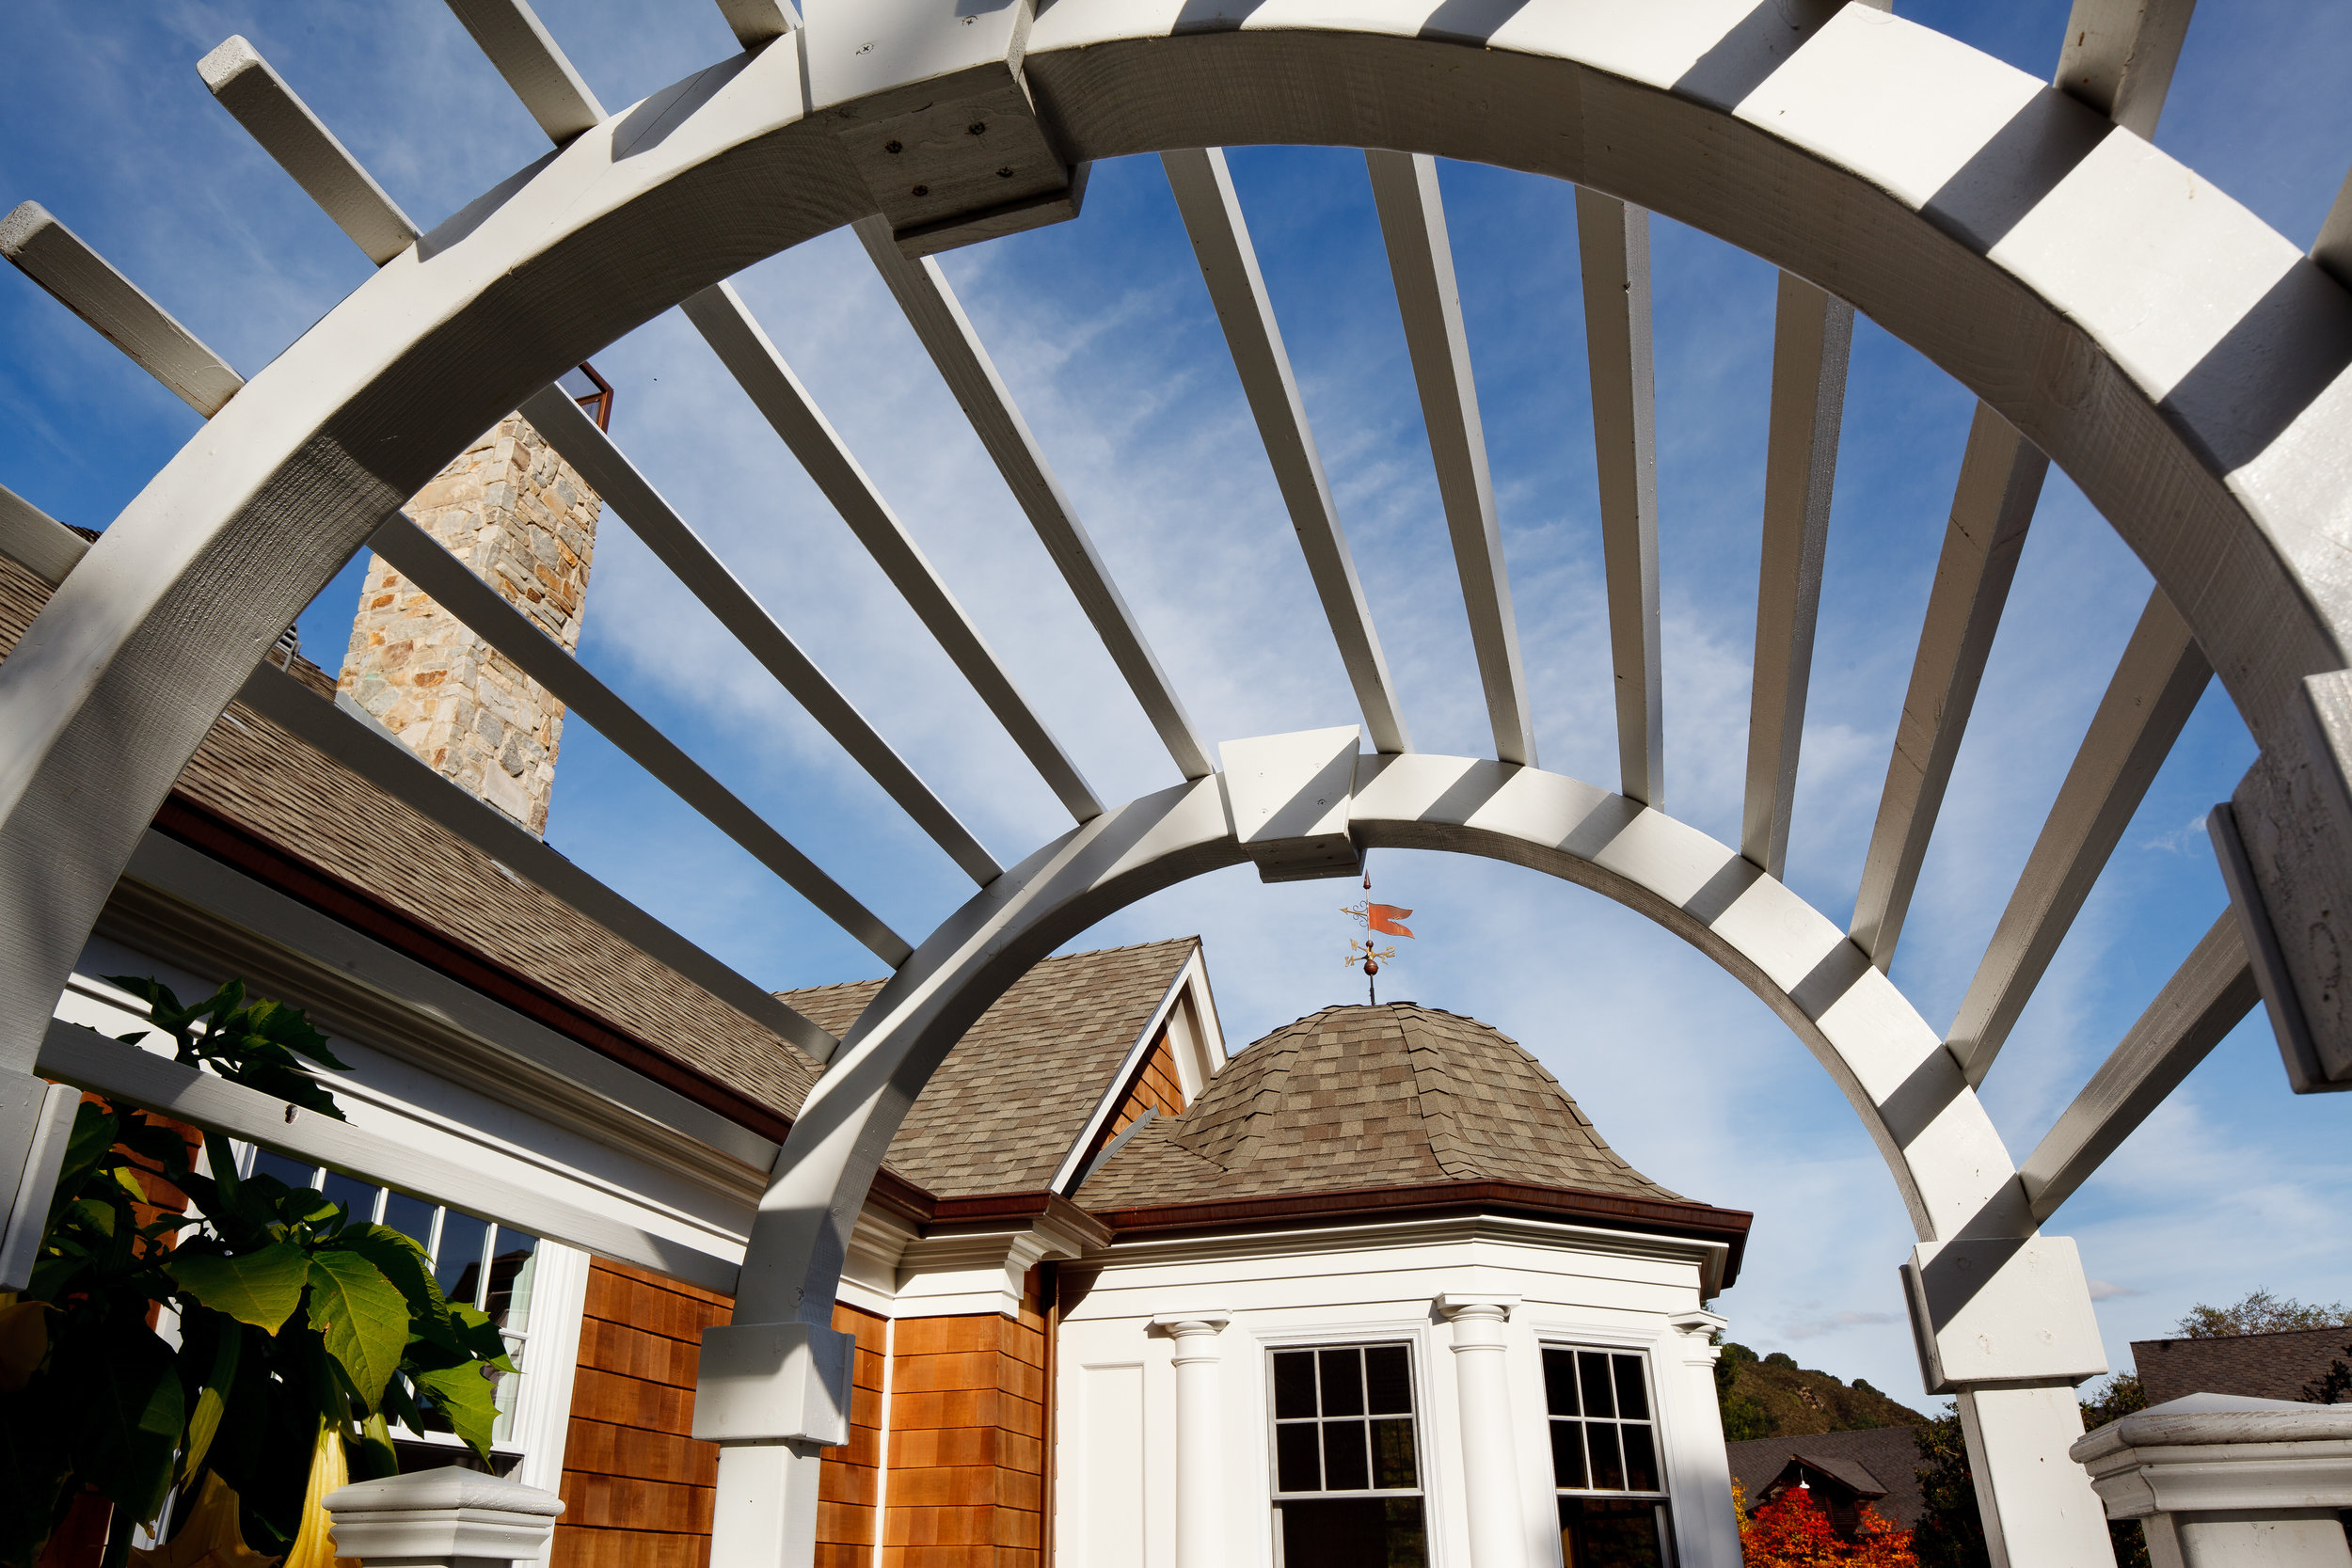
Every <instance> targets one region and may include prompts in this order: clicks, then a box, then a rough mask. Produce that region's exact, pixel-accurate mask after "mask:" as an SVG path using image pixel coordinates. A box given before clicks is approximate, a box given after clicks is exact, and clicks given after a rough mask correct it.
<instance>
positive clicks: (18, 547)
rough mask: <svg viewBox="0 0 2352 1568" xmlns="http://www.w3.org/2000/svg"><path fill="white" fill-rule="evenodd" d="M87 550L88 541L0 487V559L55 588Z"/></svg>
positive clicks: (4, 487)
mask: <svg viewBox="0 0 2352 1568" xmlns="http://www.w3.org/2000/svg"><path fill="white" fill-rule="evenodd" d="M88 549H89V541H88V540H87V539H85V538H83V537H82V536H81V535H80V534H78V533H76V532H74V531H72V529H70V528H68V527H66V526H65V525H64V524H63V523H61V522H59V521H57V519H56V518H55V517H52V516H51V515H49V514H48V513H46V512H43V511H42V510H41V509H40V507H38V506H35V505H34V504H33V503H32V502H31V501H28V500H26V499H24V497H23V496H20V495H18V494H17V493H16V492H15V491H13V490H11V489H9V488H8V486H7V485H5V484H0V555H5V556H7V557H8V559H9V560H10V561H13V562H16V563H17V564H18V565H20V566H22V567H24V569H25V570H26V571H28V572H31V573H32V574H33V575H34V576H35V577H37V578H40V580H41V581H43V582H45V583H47V584H48V585H49V586H50V587H52V588H55V587H56V586H57V584H59V583H61V582H63V581H64V580H65V575H66V574H67V573H68V572H71V571H72V570H73V566H74V563H75V562H78V561H80V560H81V559H82V557H83V555H84V554H85V553H87V551H88Z"/></svg>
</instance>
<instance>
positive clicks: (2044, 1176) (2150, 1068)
mask: <svg viewBox="0 0 2352 1568" xmlns="http://www.w3.org/2000/svg"><path fill="white" fill-rule="evenodd" d="M2261 1000H2262V996H2261V992H2260V991H2259V990H2258V989H2257V988H2256V986H2255V983H2254V969H2253V965H2252V964H2250V963H2249V962H2248V960H2247V957H2246V943H2245V940H2244V938H2243V936H2242V935H2241V932H2240V929H2239V926H2238V918H2237V915H2236V913H2235V912H2234V911H2231V910H2224V911H2221V918H2220V919H2218V920H2217V921H2215V922H2214V923H2213V927H2212V928H2211V929H2210V930H2208V931H2206V933H2205V935H2204V937H2203V939H2202V940H2201V941H2200V942H2198V943H2197V946H2196V949H2195V950H2194V951H2193V952H2191V953H2190V954H2189V956H2188V957H2187V958H2185V960H2183V962H2182V964H2181V967H2180V968H2179V969H2178V970H2176V971H2175V972H2174V973H2173V975H2172V978H2170V979H2169V980H2167V981H2166V982H2165V983H2164V989H2163V990H2160V991H2158V992H2157V993H2156V999H2155V1000H2154V1001H2153V1002H2151V1003H2150V1004H2148V1010H2147V1011H2146V1012H2144V1013H2142V1014H2140V1015H2139V1019H2138V1022H2135V1023H2134V1024H2133V1025H2132V1027H2131V1029H2130V1031H2129V1032H2128V1033H2127V1034H2125V1035H2124V1037H2123V1038H2122V1042H2121V1043H2120V1044H2118V1045H2117V1046H2116V1048H2115V1050H2114V1051H2113V1052H2112V1053H2110V1054H2109V1055H2108V1057H2107V1059H2106V1061H2105V1062H2103V1063H2101V1064H2100V1066H2099V1070H2098V1071H2096V1072H2094V1073H2092V1074H2091V1075H2090V1083H2088V1084H2086V1085H2084V1086H2083V1091H2082V1093H2081V1094H2079V1095H2077V1096H2075V1097H2074V1103H2073V1104H2072V1105H2069V1106H2068V1107H2067V1108H2066V1109H2065V1111H2064V1112H2063V1113H2061V1114H2060V1115H2059V1117H2058V1121H2057V1122H2056V1123H2055V1124H2054V1125H2052V1127H2051V1128H2050V1131H2049V1132H2048V1133H2047V1134H2046V1135H2045V1136H2043V1138H2042V1142H2041V1143H2040V1144H2039V1145H2037V1146H2036V1147H2035V1148H2034V1151H2033V1152H2032V1153H2031V1154H2029V1155H2027V1156H2026V1163H2025V1164H2024V1165H2023V1166H2021V1167H2020V1168H2019V1170H2018V1173H2017V1174H2018V1176H2019V1178H2020V1179H2021V1180H2023V1181H2024V1182H2025V1184H2026V1201H2028V1202H2029V1203H2031V1204H2032V1205H2033V1217H2034V1218H2035V1219H2037V1220H2046V1219H2048V1218H2049V1217H2050V1216H2051V1215H2052V1214H2054V1213H2056V1212H2058V1205H2060V1204H2062V1203H2064V1202H2065V1201H2066V1200H2067V1199H2068V1198H2069V1197H2072V1196H2074V1190H2075V1189H2076V1188H2077V1187H2080V1186H2081V1185H2082V1184H2083V1182H2084V1181H2085V1180H2089V1179H2090V1175H2091V1173H2092V1172H2093V1171H2096V1170H2097V1169H2098V1168H2099V1166H2100V1164H2102V1163H2104V1162H2105V1161H2106V1157H2107V1156H2108V1155H2110V1154H2112V1153H2114V1152H2115V1150H2116V1148H2118V1147H2119V1146H2120V1145H2122V1142H2123V1140H2124V1139H2125V1138H2127V1137H2129V1136H2131V1134H2132V1133H2133V1132H2134V1131H2136V1130H2137V1128H2138V1126H2139V1124H2140V1123H2141V1122H2143V1121H2145V1120H2147V1119H2148V1116H2149V1113H2150V1112H2152V1111H2153V1110H2154V1109H2155V1108H2156V1107H2157V1106H2158V1105H2160V1104H2162V1103H2163V1102H2164V1100H2165V1097H2166V1096H2168V1095H2169V1094H2170V1093H2171V1092H2172V1091H2173V1090H2174V1089H2177V1088H2179V1087H2180V1086H2181V1083H2182V1081H2183V1080H2184V1079H2185V1078H2187V1077H2188V1075H2189V1073H2190V1072H2191V1071H2193V1070H2194V1069H2196V1067H2197V1064H2198V1063H2200V1062H2201V1061H2203V1060H2204V1059H2205V1057H2206V1056H2207V1055H2208V1054H2209V1053H2211V1052H2212V1050H2213V1048H2214V1047H2215V1046H2217V1045H2218V1044H2220V1043H2221V1038H2222V1037H2223V1036H2224V1035H2227V1034H2228V1033H2229V1032H2230V1031H2231V1030H2232V1029H2234V1028H2235V1027H2237V1024H2238V1021H2239V1020H2240V1019H2243V1018H2244V1017H2245V1016H2246V1015H2247V1014H2248V1013H2250V1012H2252V1011H2253V1010H2254V1007H2255V1005H2256V1004H2257V1003H2259V1002H2260V1001H2261Z"/></svg>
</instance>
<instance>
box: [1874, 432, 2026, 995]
mask: <svg viewBox="0 0 2352 1568" xmlns="http://www.w3.org/2000/svg"><path fill="white" fill-rule="evenodd" d="M2049 469H2050V460H2049V459H2048V458H2046V457H2044V456H2042V453H2041V452H2040V451H2038V450H2036V448H2035V447H2034V445H2033V443H2031V442H2030V441H2027V440H2026V438H2025V437H2024V436H2020V435H2018V434H2017V432H2016V430H2015V428H2014V427H2012V426H2011V425H2010V422H2009V421H2008V420H2004V419H2002V418H2001V417H2000V416H1999V415H1998V414H1995V413H1994V412H1993V410H1992V409H1991V408H1989V407H1987V406H1986V405H1985V404H1977V417H1976V422H1975V423H1974V424H1972V425H1971V426H1970V427H1969V431H1968V448H1967V451H1965V452H1964V453H1963V455H1962V457H1961V460H1960V483H1959V484H1958V485H1957V486H1956V487H1955V489H1954V491H1953V493H1952V513H1951V519H1950V521H1949V522H1948V523H1947V524H1946V525H1945V529H1944V553H1943V554H1942V556H1940V557H1939V558H1938V559H1937V561H1936V563H1935V586H1934V587H1933V588H1932V589H1931V590H1930V591H1929V594H1928V615H1927V622H1926V624H1925V625H1924V626H1921V627H1920V630H1919V652H1918V654H1917V656H1916V657H1914V659H1913V660H1912V665H1911V686H1910V689H1908V690H1907V691H1905V692H1904V694H1903V711H1902V717H1901V719H1900V720H1899V721H1897V723H1896V726H1895V750H1894V754H1893V755H1892V756H1891V757H1889V758H1888V759H1887V764H1886V787H1885V788H1884V789H1883V790H1882V791H1881V792H1880V794H1879V812H1878V821H1877V824H1876V825H1875V826H1874V827H1872V828H1871V830H1870V850H1869V854H1868V856H1867V858H1866V859H1865V860H1864V862H1863V864H1862V889H1861V892H1860V893H1859V894H1858V895H1856V896H1855V898H1854V912H1853V924H1852V926H1851V933H1852V936H1853V940H1854V944H1855V945H1856V946H1858V947H1860V948H1861V949H1862V950H1863V951H1864V952H1865V953H1867V954H1868V955H1869V956H1870V961H1871V962H1872V963H1875V964H1876V965H1878V967H1879V968H1880V969H1881V970H1882V971H1883V970H1884V969H1886V968H1887V966H1888V965H1890V964H1892V963H1893V962H1894V961H1895V943H1896V942H1898V941H1899V940H1900V939H1901V936H1902V930H1903V921H1904V918H1905V917H1906V916H1907V915H1908V914H1909V913H1910V911H1911V895H1912V893H1913V891H1914V889H1915V888H1916V887H1917V885H1918V881H1919V867H1920V865H1921V864H1922V863H1924V862H1925V861H1926V859H1927V853H1928V841H1929V839H1930V838H1931V837H1932V836H1933V835H1934V832H1935V819H1936V816H1937V814H1938V813H1939V812H1941V811H1942V810H1943V806H1944V791H1945V789H1946V787H1947V786H1948V785H1949V784H1950V783H1951V779H1952V764H1953V762H1954V760H1955V759H1956V758H1958V756H1959V755H1960V742H1961V738H1962V737H1963V736H1964V735H1965V734H1966V733H1967V730H1968V716H1969V714H1970V712H1971V711H1972V710H1973V709H1974V708H1975V706H1976V702H1977V685H1978V683H1979V681H1980V680H1982V679H1983V677H1984V663H1985V658H1986V657H1987V656H1988V655H1990V654H1991V653H1992V651H1993V639H1994V633H1996V632H1997V631H1998V630H1999V629H2000V625H2001V610H2002V607H2003V606H2004V605H2006V604H2007V603H2008V602H2009V589H2010V581H2011V580H2012V579H2013V578H2015V576H2016V574H2017V557H2018V554H2019V552H2020V551H2022V550H2023V549H2024V548H2025V545H2026V529H2027V527H2028V526H2030V525H2031V523H2032V522H2033V513H2034V506H2035V504H2036V503H2037V502H2038V501H2039V500H2040V499H2042V478H2043V476H2044V475H2046V474H2047V473H2048V472H2049Z"/></svg>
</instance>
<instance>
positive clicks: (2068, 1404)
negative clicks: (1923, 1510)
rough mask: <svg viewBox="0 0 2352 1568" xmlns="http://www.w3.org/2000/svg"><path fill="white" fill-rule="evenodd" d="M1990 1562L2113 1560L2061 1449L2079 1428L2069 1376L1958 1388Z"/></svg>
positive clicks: (2015, 1566)
mask: <svg viewBox="0 0 2352 1568" xmlns="http://www.w3.org/2000/svg"><path fill="white" fill-rule="evenodd" d="M1955 1402H1956V1403H1957V1404H1958V1405H1959V1406H1960V1426H1961V1432H1962V1433H1963V1435H1964V1436H1965V1437H1966V1438H1967V1439H1968V1464H1969V1469H1970V1472H1971V1474H1972V1475H1973V1476H1974V1477H1975V1480H1976V1486H1977V1509H1978V1512H1979V1513H1980V1514H1982V1515H1983V1518H1984V1541H1985V1546H1986V1549H1987V1550H1988V1552H1989V1553H1990V1555H1991V1556H1992V1559H1993V1568H2042V1564H2043V1563H2058V1562H2064V1563H2096V1564H2106V1563H2110V1562H2113V1561H2114V1560H2115V1546H2114V1544H2113V1543H2112V1542H2111V1541H2109V1540H2108V1538H2107V1526H2106V1514H2105V1513H2104V1511H2103V1510H2102V1509H2101V1508H2100V1506H2099V1499H2098V1497H2097V1496H2096V1495H2095V1494H2094V1493H2093V1492H2092V1491H2091V1490H2090V1480H2089V1478H2088V1477H2086V1476H2085V1475H2084V1474H2083V1471H2082V1466H2081V1465H2076V1464H2074V1462H2073V1461H2072V1460H2070V1459H2069V1458H2068V1457H2067V1449H2069V1448H2070V1447H2071V1446H2072V1445H2073V1444H2074V1441H2075V1440H2076V1439H2077V1438H2079V1437H2081V1436H2082V1434H2083V1414H2082V1406H2081V1404H2080V1403H2079V1402H2077V1401H2076V1400H2075V1397H2074V1385H2073V1384H2072V1383H2060V1384H2054V1385H2044V1386H2040V1387H2025V1388H1970V1387H1965V1386H1963V1387H1961V1388H1960V1389H1958V1390H1956V1398H1955Z"/></svg>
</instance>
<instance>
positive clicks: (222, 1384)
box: [180, 1312, 245, 1484]
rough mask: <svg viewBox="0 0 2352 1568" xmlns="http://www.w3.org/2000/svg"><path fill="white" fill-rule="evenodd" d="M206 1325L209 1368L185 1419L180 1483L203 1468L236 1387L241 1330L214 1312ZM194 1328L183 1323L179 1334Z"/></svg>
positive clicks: (239, 1326)
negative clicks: (209, 1331) (210, 1352)
mask: <svg viewBox="0 0 2352 1568" xmlns="http://www.w3.org/2000/svg"><path fill="white" fill-rule="evenodd" d="M207 1326H209V1327H210V1328H211V1329H212V1331H213V1334H214V1337H215V1343H214V1346H213V1365H212V1370H210V1371H208V1372H206V1373H205V1374H204V1383H203V1386H201V1387H199V1388H198V1389H197V1392H196V1409H195V1410H193V1411H192V1412H190V1413H189V1416H188V1435H187V1439H186V1441H185V1442H183V1444H182V1445H181V1448H180V1480H181V1482H182V1483H183V1484H185V1483H186V1481H187V1480H188V1478H189V1477H191V1476H193V1475H195V1474H196V1473H197V1472H198V1471H199V1470H200V1469H202V1468H203V1467H204V1456H205V1455H206V1454H207V1453H208V1452H210V1451H211V1449H212V1447H213V1438H214V1436H215V1434H216V1433H218V1432H219V1431H220V1418H221V1417H222V1415H223V1414H225V1413H226V1412H227V1411H228V1408H229V1393H230V1389H231V1388H233V1387H235V1386H236V1382H237V1362H238V1360H239V1359H240V1357H241V1354H242V1353H243V1351H244V1349H245V1329H244V1326H243V1325H242V1324H240V1323H238V1322H237V1321H236V1320H235V1319H233V1318H230V1317H227V1316H225V1315H224V1314H221V1313H217V1312H216V1313H214V1314H213V1316H212V1320H211V1322H210V1323H209V1324H208V1325H207ZM194 1327H195V1325H194V1324H193V1323H189V1322H187V1321H186V1320H184V1319H183V1322H182V1324H181V1330H182V1332H183V1333H190V1331H191V1330H192V1329H193V1328H194ZM193 1337H194V1336H193V1334H190V1338H193Z"/></svg>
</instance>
